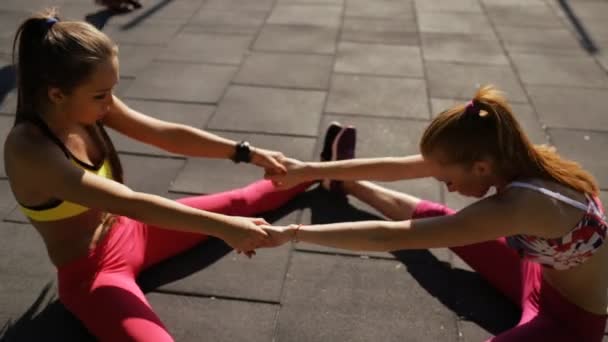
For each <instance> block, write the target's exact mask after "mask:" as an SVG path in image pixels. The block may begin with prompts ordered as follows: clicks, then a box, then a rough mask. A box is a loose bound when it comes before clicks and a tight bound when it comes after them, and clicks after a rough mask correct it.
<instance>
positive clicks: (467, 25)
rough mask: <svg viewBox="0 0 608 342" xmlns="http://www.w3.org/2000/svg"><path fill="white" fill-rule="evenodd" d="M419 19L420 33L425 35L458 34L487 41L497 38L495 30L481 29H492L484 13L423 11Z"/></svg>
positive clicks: (419, 14)
mask: <svg viewBox="0 0 608 342" xmlns="http://www.w3.org/2000/svg"><path fill="white" fill-rule="evenodd" d="M417 19H418V25H419V27H420V32H424V33H456V34H466V35H471V36H474V37H479V38H486V39H495V38H496V34H495V33H494V30H485V29H480V28H485V27H490V21H489V20H488V17H487V16H485V15H484V14H482V13H464V12H427V11H421V12H419V13H418V18H417Z"/></svg>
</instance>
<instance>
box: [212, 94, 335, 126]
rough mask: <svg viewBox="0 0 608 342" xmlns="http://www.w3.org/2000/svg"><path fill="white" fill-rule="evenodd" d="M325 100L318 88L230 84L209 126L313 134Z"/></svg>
mask: <svg viewBox="0 0 608 342" xmlns="http://www.w3.org/2000/svg"><path fill="white" fill-rule="evenodd" d="M324 101H325V92H320V91H307V90H291V89H276V88H259V87H246V86H231V87H230V88H228V91H227V92H226V95H225V96H224V98H223V99H222V101H221V102H220V104H219V106H218V109H217V111H216V113H215V115H214V116H213V117H212V118H211V121H210V122H209V128H211V129H224V130H236V131H250V132H261V133H282V134H299V135H311V136H314V135H316V134H317V129H318V124H319V119H320V116H321V112H322V110H323V108H322V107H323V103H324ZM243 113H247V115H246V116H243Z"/></svg>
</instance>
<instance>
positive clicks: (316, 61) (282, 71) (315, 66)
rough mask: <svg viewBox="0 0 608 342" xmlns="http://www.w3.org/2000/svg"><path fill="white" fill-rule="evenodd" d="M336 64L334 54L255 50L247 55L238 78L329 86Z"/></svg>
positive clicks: (251, 81)
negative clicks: (333, 67)
mask: <svg viewBox="0 0 608 342" xmlns="http://www.w3.org/2000/svg"><path fill="white" fill-rule="evenodd" d="M332 66H333V58H332V57H330V56H320V55H303V54H302V55H295V54H273V53H261V52H255V53H253V54H251V55H249V56H247V59H246V60H245V62H244V63H243V66H242V67H241V69H240V70H239V72H238V74H237V75H236V78H235V80H234V82H235V83H242V84H248V85H263V86H264V85H265V86H274V87H285V88H308V89H319V90H327V89H328V88H329V77H330V74H331V69H332Z"/></svg>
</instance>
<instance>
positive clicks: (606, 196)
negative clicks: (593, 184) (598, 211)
mask: <svg viewBox="0 0 608 342" xmlns="http://www.w3.org/2000/svg"><path fill="white" fill-rule="evenodd" d="M600 201H602V206H603V207H604V212H606V208H608V206H607V204H608V191H600Z"/></svg>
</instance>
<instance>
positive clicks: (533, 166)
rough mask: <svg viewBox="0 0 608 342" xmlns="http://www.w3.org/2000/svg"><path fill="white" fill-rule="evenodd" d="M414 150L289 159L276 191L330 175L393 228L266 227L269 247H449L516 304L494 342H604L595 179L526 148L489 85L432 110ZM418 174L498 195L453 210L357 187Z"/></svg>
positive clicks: (607, 275)
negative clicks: (516, 318)
mask: <svg viewBox="0 0 608 342" xmlns="http://www.w3.org/2000/svg"><path fill="white" fill-rule="evenodd" d="M337 143H338V142H337ZM336 145H339V144H336ZM420 151H421V154H420V155H416V156H409V157H400V158H374V159H352V160H343V161H331V162H322V163H302V162H299V161H295V160H290V165H289V166H288V172H287V174H286V175H268V178H270V179H272V180H273V181H274V182H276V183H278V184H282V185H283V186H289V185H290V184H297V183H300V182H307V181H311V180H316V179H330V180H332V181H331V182H324V184H331V183H333V185H332V186H330V188H331V189H332V190H333V191H336V189H341V191H343V192H344V193H345V194H349V195H352V196H355V197H356V198H358V199H360V200H362V201H364V202H366V203H368V204H369V205H371V206H372V207H374V208H376V209H378V210H379V211H380V212H381V213H383V214H384V215H385V216H386V217H387V218H388V219H390V220H391V221H367V222H351V223H336V224H326V225H310V226H300V225H292V226H288V227H280V228H277V227H264V229H265V230H266V231H267V232H268V233H269V234H270V235H271V237H272V238H273V241H274V243H273V244H272V245H278V244H282V243H285V242H287V241H290V240H295V241H298V240H299V241H306V242H311V243H316V244H320V245H325V246H331V247H337V248H345V249H352V250H368V251H393V250H400V249H421V248H433V247H450V248H451V249H452V250H453V251H454V252H455V253H456V254H457V255H459V256H460V257H461V258H462V259H464V261H466V262H467V263H468V264H469V265H470V266H471V267H472V268H473V269H475V270H476V271H477V272H478V273H479V274H480V275H481V276H482V277H484V278H485V279H487V281H488V282H490V283H491V284H492V285H493V286H495V287H496V288H497V289H499V290H500V291H501V292H502V293H503V294H504V295H506V296H507V297H508V298H509V299H511V300H512V301H513V302H515V303H516V304H517V305H519V306H520V307H521V309H522V316H521V321H520V322H519V324H518V325H517V326H516V327H514V328H512V329H511V330H508V331H506V332H504V333H502V334H500V335H498V336H496V337H493V338H491V339H490V340H491V341H518V342H521V341H588V342H591V341H593V342H599V341H601V339H602V336H603V334H604V328H605V326H606V317H607V316H606V307H607V304H608V299H607V296H606V294H607V288H608V272H606V270H607V269H608V249H607V247H606V245H607V244H604V241H605V239H606V231H607V228H608V226H607V223H606V216H605V214H604V212H603V209H602V205H601V203H600V201H599V199H598V197H597V196H598V192H599V190H598V185H597V184H596V182H595V180H594V179H593V177H592V176H591V175H590V174H589V173H588V172H586V171H585V170H583V169H582V168H581V167H580V166H579V165H578V164H577V163H575V162H572V161H569V160H565V159H563V158H561V157H560V156H559V155H558V154H557V153H556V152H555V151H554V150H553V149H551V148H549V147H547V146H534V145H532V144H531V143H530V141H529V139H528V138H527V137H526V135H525V134H524V132H523V131H522V129H521V127H520V125H519V124H518V122H517V120H516V119H515V117H514V115H513V113H512V111H511V108H510V106H509V105H508V104H507V102H506V100H505V99H504V97H503V96H502V95H501V94H500V93H499V92H498V91H497V90H496V89H495V88H493V87H490V86H486V87H483V88H481V89H479V90H478V91H477V94H475V97H474V99H473V100H472V101H470V102H468V103H466V104H462V105H458V106H455V107H453V108H451V109H449V110H446V111H444V112H443V113H441V114H439V116H437V117H436V118H435V119H434V120H433V121H432V122H431V124H430V125H429V126H428V127H427V129H426V130H425V132H424V134H423V136H422V139H421V142H420ZM421 177H434V178H436V179H437V180H438V181H440V182H443V183H445V185H446V186H447V189H448V191H450V192H458V193H460V194H462V195H465V196H474V197H484V196H485V195H486V193H487V192H488V190H489V189H490V188H492V187H494V188H495V189H496V194H494V195H492V196H488V197H485V198H483V199H481V200H479V201H478V202H476V203H474V204H471V205H469V206H468V207H466V208H464V209H462V210H460V211H458V212H454V211H453V210H451V209H449V208H447V207H445V206H443V205H441V204H438V203H432V202H429V201H426V200H421V199H418V198H415V197H413V196H410V195H406V194H402V193H398V192H395V191H392V190H388V189H385V188H382V187H380V186H377V185H374V184H372V183H369V182H361V181H356V180H358V179H368V180H378V181H392V180H397V179H412V178H421ZM339 181H342V182H341V183H340V182H339Z"/></svg>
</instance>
